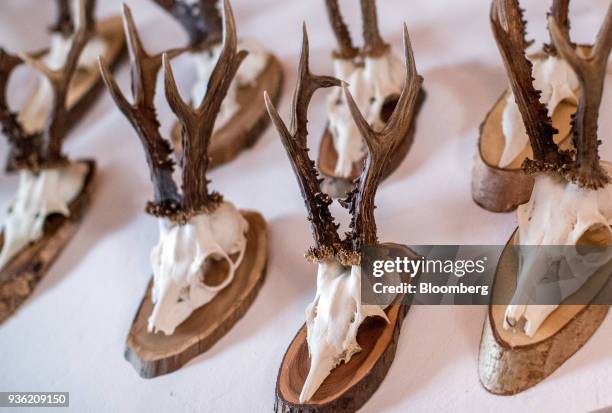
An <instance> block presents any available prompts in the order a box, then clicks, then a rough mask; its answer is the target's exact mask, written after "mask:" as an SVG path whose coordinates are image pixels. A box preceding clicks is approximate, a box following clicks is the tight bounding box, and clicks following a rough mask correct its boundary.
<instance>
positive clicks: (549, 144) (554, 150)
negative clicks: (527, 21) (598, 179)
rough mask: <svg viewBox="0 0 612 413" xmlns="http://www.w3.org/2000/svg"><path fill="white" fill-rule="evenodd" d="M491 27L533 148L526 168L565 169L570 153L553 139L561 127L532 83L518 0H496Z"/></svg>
mask: <svg viewBox="0 0 612 413" xmlns="http://www.w3.org/2000/svg"><path fill="white" fill-rule="evenodd" d="M491 27H492V29H493V35H494V36H495V40H496V41H497V46H498V48H499V51H500V54H501V55H502V58H503V60H504V65H505V67H506V72H507V74H508V78H509V80H510V86H511V88H512V92H513V93H514V98H515V101H516V104H517V106H518V108H519V111H520V113H521V116H522V118H523V123H524V124H525V128H526V130H527V135H528V136H529V141H530V143H531V147H532V149H533V157H534V159H533V160H530V159H525V162H524V164H523V168H524V169H525V170H526V171H527V172H529V173H534V172H541V171H562V170H564V169H565V168H567V166H568V165H569V164H571V161H572V160H571V156H570V155H569V153H567V152H564V151H560V150H559V148H558V146H557V144H556V143H555V142H554V140H553V135H555V134H556V133H558V131H557V130H556V129H555V128H554V127H553V126H552V121H551V119H550V117H549V116H548V110H547V109H546V106H545V105H544V104H543V103H542V102H540V93H541V92H540V91H537V90H536V89H535V88H534V86H533V79H532V77H531V69H532V65H531V62H530V61H529V60H528V59H527V57H526V56H525V47H526V46H527V45H528V44H529V43H528V42H527V41H526V40H525V25H524V21H523V17H522V10H521V9H520V8H519V4H518V0H493V2H492V4H491Z"/></svg>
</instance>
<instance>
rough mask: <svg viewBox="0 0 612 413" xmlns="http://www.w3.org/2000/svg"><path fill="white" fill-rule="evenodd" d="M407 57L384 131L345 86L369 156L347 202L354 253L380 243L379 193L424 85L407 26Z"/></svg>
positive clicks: (347, 99) (349, 103) (410, 121)
mask: <svg viewBox="0 0 612 413" xmlns="http://www.w3.org/2000/svg"><path fill="white" fill-rule="evenodd" d="M404 55H405V60H406V78H405V80H404V86H403V89H402V93H401V95H400V98H399V100H398V102H397V105H396V107H395V109H394V111H393V114H392V115H391V118H390V119H389V122H387V124H386V125H385V127H384V128H383V129H382V130H381V131H380V132H376V131H374V130H373V129H372V127H371V126H370V125H369V124H368V122H367V121H366V120H365V118H364V117H363V115H362V114H361V112H360V110H359V108H358V107H357V104H356V103H355V100H354V99H353V97H352V95H351V93H350V91H349V89H348V87H347V85H346V84H344V85H343V90H344V94H345V96H346V101H347V104H348V106H349V109H350V111H351V115H352V117H353V120H354V121H355V124H356V125H357V128H358V129H359V132H360V133H361V136H363V139H364V140H365V142H366V145H367V147H368V156H367V158H366V162H365V165H364V167H363V170H362V172H361V175H360V177H359V183H358V187H357V190H356V191H355V192H353V193H351V195H350V196H349V198H348V199H347V200H346V201H344V202H343V204H344V205H345V206H346V205H350V212H351V214H352V215H353V219H352V221H351V228H352V233H351V234H350V238H351V240H352V243H353V250H354V251H360V250H361V247H362V246H363V245H374V244H376V243H377V242H378V239H377V236H376V221H375V218H374V208H375V206H374V199H375V197H376V190H377V189H378V185H379V184H380V182H381V181H382V179H383V176H384V173H385V170H386V168H387V162H388V160H389V159H390V158H391V154H392V153H393V151H395V150H396V149H397V147H398V146H399V144H400V143H401V141H402V139H404V138H405V137H406V135H407V134H408V133H409V131H410V127H411V125H412V119H413V117H414V110H415V106H416V102H417V99H418V96H419V93H420V90H421V85H422V83H423V78H422V77H421V76H420V75H418V74H417V71H416V65H415V61H414V54H413V51H412V45H411V43H410V36H409V35H408V28H407V27H406V25H405V24H404Z"/></svg>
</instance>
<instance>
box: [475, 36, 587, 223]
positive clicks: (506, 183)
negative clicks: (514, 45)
mask: <svg viewBox="0 0 612 413" xmlns="http://www.w3.org/2000/svg"><path fill="white" fill-rule="evenodd" d="M581 48H582V49H584V50H585V51H587V50H590V48H589V47H587V46H581ZM545 58H546V55H545V54H544V53H536V54H534V55H532V56H531V57H530V59H532V60H534V59H545ZM510 93H511V92H510V91H509V90H506V91H505V92H504V93H503V94H502V95H501V97H500V98H499V99H498V100H497V102H496V103H495V105H494V106H493V108H492V109H491V111H489V113H488V114H487V116H486V117H485V120H484V121H483V123H482V124H481V125H480V129H479V133H480V136H479V138H478V153H477V154H476V156H475V158H474V167H473V169H472V199H473V200H474V202H475V203H476V204H478V205H479V206H481V207H482V208H484V209H486V210H488V211H491V212H509V211H513V210H514V209H516V207H517V206H519V205H521V204H524V203H525V202H527V201H529V198H530V197H531V190H532V189H533V183H534V181H533V177H532V176H530V175H527V174H525V173H524V172H523V170H522V168H521V165H522V164H523V160H524V159H525V158H528V157H529V158H532V157H533V152H532V150H531V146H527V147H526V148H525V149H524V150H523V151H522V152H521V153H520V154H519V155H518V156H517V158H516V159H515V160H514V161H513V162H512V163H511V164H510V165H508V166H507V167H505V168H500V167H499V166H497V165H499V160H500V159H501V156H502V153H503V150H504V145H505V139H504V134H503V131H502V115H503V112H504V109H505V107H506V99H507V97H508V94H510ZM576 107H577V106H576V105H575V104H573V103H569V102H566V101H563V102H561V103H560V104H559V105H558V106H557V108H556V109H555V112H554V113H553V116H552V123H553V126H554V127H555V128H557V129H558V130H559V133H558V134H557V135H555V137H554V140H555V142H556V143H558V144H559V146H560V147H561V149H571V148H572V142H571V118H572V115H573V114H574V113H575V112H576Z"/></svg>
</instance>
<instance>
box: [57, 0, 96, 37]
mask: <svg viewBox="0 0 612 413" xmlns="http://www.w3.org/2000/svg"><path fill="white" fill-rule="evenodd" d="M55 2H56V3H57V17H56V19H55V23H54V24H53V26H51V31H53V32H57V33H61V34H62V35H63V36H64V37H68V36H70V35H72V33H73V32H74V21H73V19H72V6H73V4H74V0H55ZM95 3H96V2H95V0H92V1H90V2H88V3H87V4H86V10H85V15H86V16H87V19H89V20H91V22H93V20H94V9H95Z"/></svg>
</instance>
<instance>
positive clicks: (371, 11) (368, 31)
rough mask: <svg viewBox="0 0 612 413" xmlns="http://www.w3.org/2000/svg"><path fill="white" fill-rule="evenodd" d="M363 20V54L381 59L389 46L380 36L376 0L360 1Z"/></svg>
mask: <svg viewBox="0 0 612 413" xmlns="http://www.w3.org/2000/svg"><path fill="white" fill-rule="evenodd" d="M360 1H361V16H362V20H363V42H364V45H363V53H364V54H365V55H366V56H371V57H379V56H382V55H383V54H385V53H386V52H387V50H388V49H389V45H388V44H387V43H385V41H384V40H383V39H382V37H381V36H380V32H379V30H378V18H377V16H376V0H360Z"/></svg>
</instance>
